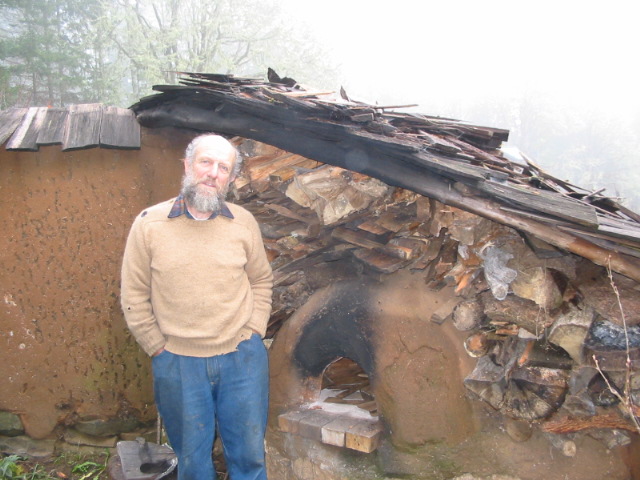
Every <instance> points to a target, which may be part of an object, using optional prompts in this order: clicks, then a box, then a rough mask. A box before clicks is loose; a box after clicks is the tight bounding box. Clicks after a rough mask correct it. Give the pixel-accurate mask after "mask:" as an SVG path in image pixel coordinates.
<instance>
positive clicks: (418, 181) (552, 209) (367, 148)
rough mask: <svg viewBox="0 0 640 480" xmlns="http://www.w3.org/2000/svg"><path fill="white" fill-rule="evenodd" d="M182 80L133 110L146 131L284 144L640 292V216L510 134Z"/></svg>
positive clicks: (283, 89)
mask: <svg viewBox="0 0 640 480" xmlns="http://www.w3.org/2000/svg"><path fill="white" fill-rule="evenodd" d="M269 78H270V80H271V81H270V82H264V81H261V80H256V79H250V78H238V77H234V76H232V75H217V74H195V73H183V74H182V78H181V85H164V86H156V87H154V89H155V90H157V91H158V92H160V93H159V94H157V95H152V96H149V97H146V98H143V99H141V100H140V101H139V102H138V103H136V104H135V105H133V106H132V107H131V108H132V109H133V110H134V111H135V112H136V116H137V118H138V121H139V122H140V123H141V124H142V125H143V126H146V127H151V128H153V127H162V126H173V127H182V128H191V129H195V130H203V131H215V132H218V133H224V134H228V135H237V136H241V137H245V138H251V139H254V140H257V141H261V142H264V143H268V144H270V145H274V146H276V147H278V148H281V149H283V150H286V151H289V152H292V153H296V154H298V155H302V156H304V157H307V158H310V159H313V160H317V161H320V162H323V163H327V164H330V165H335V166H338V167H342V168H345V169H348V170H351V171H356V172H359V173H364V174H366V175H369V176H371V177H374V178H377V179H379V180H382V181H383V182H385V183H387V184H389V185H393V186H398V187H402V188H406V189H408V190H411V191H414V192H416V193H419V194H422V195H425V196H428V197H431V198H435V199H436V200H438V201H440V202H442V203H444V204H447V205H451V206H454V207H458V208H461V209H464V210H467V211H470V212H472V213H475V214H477V215H481V216H484V217H486V218H489V219H491V220H494V221H497V222H499V223H502V224H505V225H508V226H511V227H513V228H516V229H518V230H519V231H522V232H527V233H529V234H531V235H533V236H535V237H538V238H540V239H542V240H544V241H546V242H548V243H550V244H552V245H555V246H556V247H559V248H561V249H564V250H567V251H570V252H573V253H576V254H578V255H580V256H583V257H585V258H589V259H590V260H592V261H594V262H595V263H597V264H599V265H603V266H607V267H610V268H612V269H613V270H614V271H617V272H619V273H622V274H624V275H627V276H629V277H631V278H634V279H636V280H638V281H640V215H638V214H637V213H635V212H633V211H631V210H629V209H627V208H625V207H624V206H623V205H620V204H619V203H617V202H616V201H615V200H614V199H611V198H608V197H606V196H604V195H602V194H601V193H600V192H591V191H588V190H585V189H582V188H580V187H578V186H575V185H572V184H571V183H569V182H566V181H563V180H560V179H557V178H555V177H553V176H552V175H550V174H549V173H547V172H545V171H544V170H542V169H541V168H540V167H539V166H537V165H536V164H535V163H534V162H533V161H532V160H530V159H527V158H526V157H524V159H523V161H522V162H514V161H510V160H509V159H508V158H507V157H506V156H505V155H503V153H502V151H501V150H500V149H499V147H500V146H501V145H502V143H503V142H504V141H506V140H507V139H508V134H509V132H508V131H507V130H504V129H499V128H491V127H484V126H477V125H471V124H469V123H466V122H462V121H458V120H454V119H449V118H442V117H433V116H428V115H419V114H411V113H404V112H398V111H396V110H397V107H389V106H379V105H368V104H365V103H362V102H357V101H353V100H351V99H350V98H349V97H348V95H347V94H346V93H345V92H344V91H342V92H341V94H340V96H338V97H337V96H335V95H329V94H327V93H325V92H314V91H306V90H304V89H302V88H301V87H300V86H298V85H297V84H295V81H291V80H290V79H288V80H289V81H286V82H281V81H279V79H278V77H277V75H274V74H273V72H270V76H269Z"/></svg>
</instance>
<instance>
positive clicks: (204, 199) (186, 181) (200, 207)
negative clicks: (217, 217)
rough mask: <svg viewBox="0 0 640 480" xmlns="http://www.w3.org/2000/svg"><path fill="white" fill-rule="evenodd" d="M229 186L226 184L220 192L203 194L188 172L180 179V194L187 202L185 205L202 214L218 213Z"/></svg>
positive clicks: (191, 174) (191, 173)
mask: <svg viewBox="0 0 640 480" xmlns="http://www.w3.org/2000/svg"><path fill="white" fill-rule="evenodd" d="M228 191H229V184H228V183H227V184H226V185H225V186H224V187H223V188H222V190H221V191H217V190H216V192H215V193H213V194H211V195H207V194H206V193H203V192H202V191H201V190H200V189H199V188H198V182H197V181H196V179H195V178H194V176H193V172H191V171H189V172H188V173H185V175H184V176H183V177H182V190H181V191H180V193H181V194H182V196H183V197H184V198H185V200H186V201H187V205H189V206H190V207H192V208H194V209H196V210H197V211H198V212H202V213H207V212H209V213H211V214H213V213H215V214H218V213H220V209H221V208H222V205H223V204H224V199H225V198H226V197H227V192H228Z"/></svg>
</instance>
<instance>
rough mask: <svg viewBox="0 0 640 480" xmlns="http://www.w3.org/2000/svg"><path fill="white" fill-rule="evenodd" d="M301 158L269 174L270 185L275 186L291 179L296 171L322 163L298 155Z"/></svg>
mask: <svg viewBox="0 0 640 480" xmlns="http://www.w3.org/2000/svg"><path fill="white" fill-rule="evenodd" d="M300 158H301V159H300V160H299V161H297V162H295V163H291V164H289V165H288V166H286V167H282V168H279V169H277V170H275V171H273V172H271V173H270V174H269V182H270V183H271V185H272V186H274V187H277V186H279V185H281V184H283V183H285V182H288V181H289V180H291V179H292V178H293V177H294V176H295V175H296V173H298V172H303V171H305V170H313V169H314V168H317V167H319V166H320V165H322V163H320V162H317V161H315V160H311V159H308V158H304V157H300Z"/></svg>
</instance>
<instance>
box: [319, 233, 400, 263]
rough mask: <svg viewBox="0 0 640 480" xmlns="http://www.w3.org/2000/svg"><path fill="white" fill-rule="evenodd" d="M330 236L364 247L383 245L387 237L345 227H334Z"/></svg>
mask: <svg viewBox="0 0 640 480" xmlns="http://www.w3.org/2000/svg"><path fill="white" fill-rule="evenodd" d="M331 236H332V237H333V238H335V239H338V240H342V241H344V242H348V243H351V244H353V245H358V246H359V247H364V248H376V247H384V246H385V245H386V243H387V239H386V238H384V237H383V238H380V236H378V235H373V234H371V233H368V232H363V231H354V230H350V229H348V228H345V227H336V228H334V229H333V231H332V232H331ZM396 260H397V259H396Z"/></svg>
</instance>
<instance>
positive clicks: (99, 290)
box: [0, 129, 193, 438]
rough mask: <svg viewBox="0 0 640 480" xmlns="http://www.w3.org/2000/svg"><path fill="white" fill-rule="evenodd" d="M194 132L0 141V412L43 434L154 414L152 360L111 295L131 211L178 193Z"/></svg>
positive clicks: (27, 429)
mask: <svg viewBox="0 0 640 480" xmlns="http://www.w3.org/2000/svg"><path fill="white" fill-rule="evenodd" d="M192 136H193V134H186V133H184V134H183V133H181V132H177V131H176V130H175V129H172V130H170V132H169V131H164V130H162V129H156V130H154V131H153V132H151V131H148V130H146V131H143V138H142V143H143V146H142V149H141V150H129V151H125V150H112V149H102V148H93V149H88V150H77V151H69V152H63V151H62V150H61V148H60V146H47V147H41V148H40V150H39V151H38V152H9V151H6V150H4V148H3V149H2V150H0V231H2V235H1V236H0V272H1V275H0V301H1V303H0V325H1V328H0V365H2V370H1V373H0V375H1V378H0V382H2V385H3V387H2V395H1V396H0V411H5V412H11V413H14V414H17V415H18V416H19V417H20V420H21V421H22V424H23V426H24V430H25V432H26V434H27V435H29V436H31V437H33V438H45V437H50V436H51V435H52V434H53V433H54V431H55V429H56V427H57V426H62V425H73V424H74V423H75V422H77V421H81V420H82V419H83V418H87V417H89V416H90V417H92V418H96V417H97V418H101V417H104V418H113V417H119V418H135V419H137V420H141V421H145V420H148V419H150V418H155V412H154V411H153V406H152V405H153V402H152V390H151V381H150V376H149V361H148V359H147V358H146V356H145V355H144V354H143V353H141V352H140V350H139V348H138V347H137V344H136V343H135V341H134V340H133V339H132V337H131V336H130V335H129V333H128V331H127V329H126V326H125V323H124V319H123V316H122V313H121V310H120V304H119V283H120V280H119V278H120V264H121V257H122V251H123V248H124V244H125V240H126V236H127V234H128V231H129V227H130V225H131V222H132V221H133V218H134V217H135V215H137V213H139V212H140V211H141V210H142V209H144V208H145V207H146V206H148V205H150V204H153V203H157V202H159V201H162V200H165V199H167V198H170V197H172V196H174V195H175V194H176V193H177V190H178V188H179V184H180V178H181V174H182V164H181V163H180V162H179V161H178V160H179V159H180V157H181V156H182V152H183V151H184V147H185V146H186V144H187V143H188V141H189V139H190V137H192Z"/></svg>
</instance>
